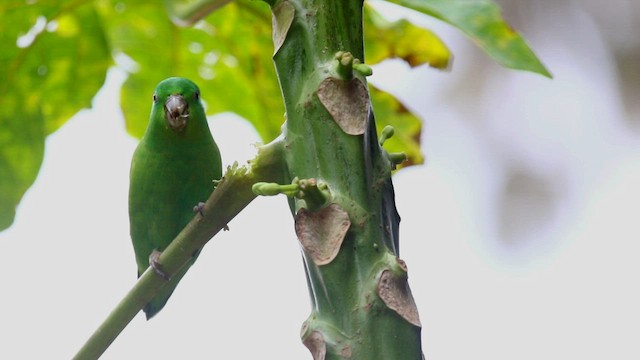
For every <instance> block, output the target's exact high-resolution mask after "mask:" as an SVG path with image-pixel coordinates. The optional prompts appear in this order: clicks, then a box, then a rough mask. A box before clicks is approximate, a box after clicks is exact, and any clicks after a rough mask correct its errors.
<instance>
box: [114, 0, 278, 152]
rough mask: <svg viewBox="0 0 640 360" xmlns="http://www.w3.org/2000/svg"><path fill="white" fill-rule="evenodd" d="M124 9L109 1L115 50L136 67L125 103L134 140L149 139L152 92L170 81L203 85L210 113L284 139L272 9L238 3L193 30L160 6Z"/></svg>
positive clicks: (149, 4) (268, 137) (133, 4)
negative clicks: (170, 78) (245, 122)
mask: <svg viewBox="0 0 640 360" xmlns="http://www.w3.org/2000/svg"><path fill="white" fill-rule="evenodd" d="M116 9H118V8H117V7H114V6H112V5H111V4H110V3H108V2H106V6H104V7H102V14H103V16H104V17H105V18H108V19H110V20H109V22H108V24H109V35H110V39H111V44H112V46H113V48H114V49H115V50H116V51H117V52H119V53H121V54H124V55H126V56H127V57H128V58H129V60H133V62H135V65H133V66H129V68H130V69H129V70H130V71H131V75H130V77H129V78H128V79H127V81H126V82H125V84H124V86H123V89H122V96H121V99H122V109H123V112H124V115H125V120H126V124H127V130H128V131H129V132H130V133H131V134H132V135H134V136H136V137H140V136H142V133H143V132H144V129H145V128H146V122H147V119H148V113H149V104H150V103H151V90H150V89H153V87H154V84H156V83H157V82H158V81H160V80H162V79H163V78H166V77H168V76H181V77H186V78H190V79H193V80H194V81H195V82H197V83H198V86H199V87H200V88H201V90H202V94H203V96H204V98H203V100H204V102H205V104H206V107H207V113H208V114H215V113H220V112H227V111H228V112H234V113H236V114H238V115H240V116H242V117H244V118H245V119H248V120H249V121H251V122H252V123H253V124H254V126H255V127H256V129H257V130H258V132H259V134H260V136H261V137H262V138H263V139H264V140H271V139H273V138H275V137H276V136H277V135H278V134H279V132H280V125H281V124H282V122H283V117H282V114H284V106H283V105H282V100H281V98H280V89H279V87H278V83H277V80H276V75H275V71H274V69H273V64H272V60H271V56H270V55H271V52H272V50H271V49H272V44H271V18H270V13H269V9H268V7H266V5H265V4H262V3H259V2H234V3H231V4H229V5H227V6H225V7H224V8H222V9H220V11H217V12H214V13H213V14H212V15H211V16H209V17H207V18H206V19H205V20H203V21H201V22H199V23H197V24H196V25H195V26H194V27H189V28H178V27H177V26H176V25H174V24H173V23H172V22H171V21H170V19H169V17H168V15H167V13H166V11H165V7H164V6H163V5H162V4H161V3H158V2H133V1H132V2H128V3H127V5H126V7H124V8H120V11H118V10H116ZM140 14H145V16H144V17H141V16H140ZM239 24H243V26H239ZM121 58H122V57H121Z"/></svg>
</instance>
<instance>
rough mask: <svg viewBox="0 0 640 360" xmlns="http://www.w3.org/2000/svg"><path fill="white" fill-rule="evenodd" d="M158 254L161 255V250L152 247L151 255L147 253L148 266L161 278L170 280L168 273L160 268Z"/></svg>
mask: <svg viewBox="0 0 640 360" xmlns="http://www.w3.org/2000/svg"><path fill="white" fill-rule="evenodd" d="M160 255H162V252H160V251H158V250H156V249H153V251H152V252H151V255H149V266H151V268H152V269H153V271H155V273H156V274H158V275H159V276H160V277H161V278H163V279H165V280H166V281H169V280H171V277H170V276H169V274H167V273H166V272H164V270H162V266H161V265H160V262H159V261H158V259H159V258H160Z"/></svg>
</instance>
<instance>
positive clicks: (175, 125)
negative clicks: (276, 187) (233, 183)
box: [129, 77, 222, 319]
mask: <svg viewBox="0 0 640 360" xmlns="http://www.w3.org/2000/svg"><path fill="white" fill-rule="evenodd" d="M221 175H222V163H221V159H220V152H219V150H218V147H217V145H216V143H215V141H214V140H213V137H212V136H211V131H210V130H209V125H208V124H207V118H206V116H205V113H204V109H203V107H202V102H201V101H200V90H199V89H198V87H197V86H196V84H194V83H193V82H191V81H190V80H187V79H183V78H176V77H173V78H168V79H166V80H163V81H162V82H160V83H159V84H158V86H157V87H156V90H155V93H154V94H153V105H152V107H151V117H150V119H149V124H148V127H147V130H146V132H145V134H144V136H143V137H142V139H141V140H140V143H139V144H138V147H137V148H136V151H135V153H134V154H133V160H132V162H131V178H130V185H129V222H130V232H131V240H132V241H133V249H134V251H135V255H136V263H137V265H138V277H140V275H141V274H142V273H143V272H144V271H145V270H146V269H147V268H148V267H149V265H151V266H152V267H153V268H154V269H155V270H156V272H157V273H158V274H161V275H164V276H166V274H164V273H163V272H162V270H161V265H158V264H157V263H156V260H155V258H157V255H158V254H159V252H162V251H163V250H164V249H165V248H166V247H167V246H168V245H169V244H170V243H171V241H172V240H173V239H174V238H175V237H176V235H178V233H179V232H180V231H181V230H182V229H183V228H184V227H185V226H186V225H187V223H188V222H189V221H190V220H191V219H192V218H193V217H194V215H195V212H197V211H202V209H201V207H200V206H201V205H202V204H201V202H203V201H205V200H206V199H207V198H208V197H209V195H210V194H211V192H212V191H213V190H214V188H215V183H214V180H219V179H220V177H221ZM204 211H207V209H204ZM197 257H198V253H195V254H193V259H192V260H191V261H190V262H189V263H188V264H187V265H186V266H184V267H183V268H182V269H181V270H180V271H179V272H178V273H177V274H175V275H173V276H172V277H171V278H170V279H169V278H167V281H169V283H168V284H167V285H166V286H165V287H163V288H162V289H161V290H160V292H159V293H158V295H156V297H155V298H153V299H152V300H151V301H150V302H149V303H148V304H147V305H146V306H145V307H144V312H145V314H146V316H147V319H150V318H151V317H152V316H154V315H155V314H157V313H158V311H160V310H161V309H162V308H163V307H164V305H165V304H166V303H167V300H168V299H169V297H170V296H171V293H173V290H174V289H175V288H176V286H177V285H178V282H179V281H180V279H182V277H183V276H184V274H185V273H186V272H187V270H188V269H189V267H191V265H193V263H194V262H195V260H196V258H197ZM150 263H151V264H150Z"/></svg>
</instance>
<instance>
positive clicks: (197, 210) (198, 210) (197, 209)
mask: <svg viewBox="0 0 640 360" xmlns="http://www.w3.org/2000/svg"><path fill="white" fill-rule="evenodd" d="M193 212H194V213H196V214H200V217H204V203H203V202H199V203H198V205H196V206H194V207H193Z"/></svg>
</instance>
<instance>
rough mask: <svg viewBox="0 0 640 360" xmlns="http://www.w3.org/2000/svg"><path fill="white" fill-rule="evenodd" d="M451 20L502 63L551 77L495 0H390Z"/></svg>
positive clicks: (450, 22) (443, 19) (452, 23)
mask: <svg viewBox="0 0 640 360" xmlns="http://www.w3.org/2000/svg"><path fill="white" fill-rule="evenodd" d="M388 1H390V2H394V3H396V4H400V5H402V6H406V7H408V8H411V9H414V10H417V11H420V12H422V13H425V14H427V15H430V16H433V17H435V18H437V19H440V20H442V21H444V22H447V23H449V24H451V25H453V26H455V27H457V28H458V29H460V30H461V31H462V32H463V33H465V34H466V35H467V36H468V37H469V38H471V40H473V41H474V42H475V43H476V44H477V45H478V46H480V47H481V48H482V49H483V50H484V51H485V52H486V53H487V54H489V56H491V57H492V58H493V59H494V60H495V61H497V62H498V63H499V64H500V65H502V66H505V67H508V68H512V69H517V70H526V71H532V72H535V73H538V74H540V75H543V76H546V77H551V74H550V73H549V71H548V70H547V69H546V68H545V66H544V65H543V64H542V63H541V62H540V60H539V59H538V57H536V55H535V54H534V53H533V51H532V50H531V49H530V48H529V46H528V45H527V43H526V42H525V41H524V39H523V38H522V36H520V34H518V33H517V32H515V31H514V30H513V28H511V26H510V25H509V24H508V23H507V22H506V21H505V20H504V19H503V18H502V14H501V11H500V8H499V7H498V5H496V4H495V3H494V2H493V1H491V0H388Z"/></svg>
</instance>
